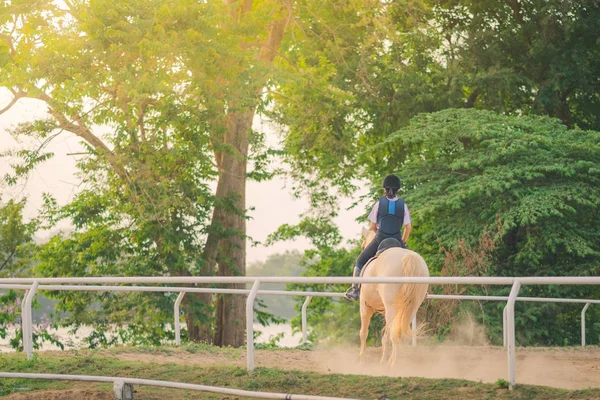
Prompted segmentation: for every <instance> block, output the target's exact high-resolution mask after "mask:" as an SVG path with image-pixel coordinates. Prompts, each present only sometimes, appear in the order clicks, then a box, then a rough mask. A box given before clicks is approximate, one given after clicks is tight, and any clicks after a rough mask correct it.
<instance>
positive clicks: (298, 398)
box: [0, 372, 355, 400]
mask: <svg viewBox="0 0 600 400" xmlns="http://www.w3.org/2000/svg"><path fill="white" fill-rule="evenodd" d="M0 378H8V379H44V380H63V381H84V382H105V383H112V384H113V385H114V392H115V398H116V399H118V400H128V399H131V398H132V396H133V389H132V387H133V385H143V386H158V387H165V388H172V389H185V390H195V391H199V392H208V393H220V394H227V395H231V396H243V397H259V398H261V399H283V400H355V399H348V398H343V397H327V396H309V395H303V394H288V393H272V392H254V391H249V390H241V389H228V388H222V387H216V386H206V385H196V384H193V383H180V382H168V381H157V380H152V379H136V378H120V377H113V376H94V375H61V374H25V373H12V372H0ZM125 385H130V387H129V388H126V387H125ZM128 393H131V397H129V394H128Z"/></svg>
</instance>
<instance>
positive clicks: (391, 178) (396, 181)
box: [383, 174, 402, 190]
mask: <svg viewBox="0 0 600 400" xmlns="http://www.w3.org/2000/svg"><path fill="white" fill-rule="evenodd" d="M401 186H402V181H400V178H398V177H397V176H396V175H394V174H389V175H388V176H386V177H385V179H384V180H383V188H384V189H394V190H399V189H400V187H401Z"/></svg>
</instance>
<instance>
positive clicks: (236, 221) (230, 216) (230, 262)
mask: <svg viewBox="0 0 600 400" xmlns="http://www.w3.org/2000/svg"><path fill="white" fill-rule="evenodd" d="M254 113H255V108H254V107H252V108H250V109H247V110H245V111H244V110H240V111H233V112H230V113H229V114H228V116H227V132H226V134H225V138H224V139H225V140H224V142H225V143H227V144H229V145H230V146H232V148H233V151H231V152H227V153H221V157H222V158H221V162H220V165H221V171H220V172H219V183H218V185H217V198H219V199H228V200H229V201H231V203H230V204H228V205H226V204H220V205H219V206H218V210H216V211H215V214H217V216H218V217H219V219H220V220H221V221H223V225H224V226H225V227H226V228H227V230H228V231H229V234H228V237H227V240H222V241H220V246H219V254H220V255H221V256H220V260H219V276H244V275H246V218H245V209H246V169H247V157H248V145H249V139H250V129H251V127H252V120H253V119H254ZM232 207H233V208H232ZM230 287H232V288H235V289H244V287H245V285H243V284H241V285H232V286H230ZM215 314H216V319H217V321H216V323H217V325H216V330H215V338H214V344H215V345H217V346H234V347H239V346H243V345H244V343H245V332H246V324H245V321H246V297H245V296H239V295H224V296H218V297H217V303H216V308H215Z"/></svg>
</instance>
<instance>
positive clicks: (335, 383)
mask: <svg viewBox="0 0 600 400" xmlns="http://www.w3.org/2000/svg"><path fill="white" fill-rule="evenodd" d="M184 349H185V347H184ZM132 350H134V349H132V348H127V352H129V353H131V352H132ZM119 351H123V350H120V349H119V348H115V349H111V350H109V352H108V353H107V352H106V351H105V350H104V351H103V350H98V351H93V350H85V351H70V352H59V353H48V354H44V353H42V354H39V355H36V356H35V357H34V359H33V360H30V361H27V360H26V358H25V355H24V354H20V353H11V354H4V355H0V370H1V371H4V372H37V373H57V374H78V375H105V376H123V377H135V378H147V379H158V380H165V381H178V382H186V383H197V384H203V385H209V386H221V387H228V388H237V389H244V390H253V391H266V392H280V393H298V394H311V395H322V396H336V397H351V398H360V399H379V398H382V397H383V398H385V397H387V398H389V399H390V400H396V399H397V400H399V399H406V398H410V399H415V400H421V399H422V400H425V399H427V400H431V399H444V400H446V399H449V400H454V399H456V400H458V399H467V400H470V399H511V400H512V399H515V400H516V399H519V400H520V399H523V400H524V399H544V400H545V399H548V400H550V399H552V400H554V399H600V390H579V391H569V390H562V389H553V388H547V387H539V386H527V385H520V386H518V387H517V390H515V391H512V392H510V391H508V390H507V389H506V385H505V382H504V381H502V380H499V381H498V382H496V383H490V384H483V383H476V382H471V381H463V380H456V379H441V380H433V379H420V378H392V377H372V376H359V375H339V374H329V375H321V374H317V373H311V372H298V371H283V370H278V369H271V368H258V369H256V370H255V372H254V373H253V374H252V375H248V374H247V373H246V370H245V369H244V368H240V367H231V366H219V367H202V366H198V365H194V366H190V365H185V364H180V363H178V364H175V363H155V362H139V361H125V360H120V359H118V358H116V357H114V356H111V354H110V353H114V354H118V353H119ZM134 351H138V352H140V353H161V352H162V353H163V354H171V352H172V350H170V349H169V348H165V349H160V348H145V347H142V348H137V350H134ZM186 351H188V352H190V353H194V354H200V355H201V354H203V352H206V353H204V354H207V355H208V354H209V353H210V354H214V353H219V352H222V353H224V355H225V356H226V357H227V358H229V357H235V355H236V354H240V350H239V349H218V348H214V347H211V346H205V345H193V346H191V345H190V346H188V348H187V349H186ZM70 388H85V389H86V390H94V391H98V392H106V393H108V392H110V391H111V390H112V385H110V384H88V383H85V384H83V383H74V382H60V381H34V380H23V379H10V380H9V379H5V380H2V382H0V399H1V398H2V396H6V395H9V394H11V393H15V392H20V391H27V392H31V391H39V392H41V391H46V390H63V389H70ZM135 390H136V398H138V399H149V400H154V399H156V400H175V399H211V400H216V399H220V400H222V399H230V400H233V398H232V397H226V396H223V395H217V394H207V393H201V392H191V391H183V390H173V389H160V388H149V387H142V386H137V387H135ZM39 398H40V399H42V398H44V397H43V394H41V393H40V397H39Z"/></svg>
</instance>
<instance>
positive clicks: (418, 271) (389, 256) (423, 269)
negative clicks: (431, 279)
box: [365, 247, 429, 277]
mask: <svg viewBox="0 0 600 400" xmlns="http://www.w3.org/2000/svg"><path fill="white" fill-rule="evenodd" d="M409 265H413V268H411V271H412V272H410V273H409V275H407V272H408V271H404V269H405V268H407V266H409ZM373 267H374V268H372V270H371V271H368V270H367V271H365V276H370V277H381V276H420V277H426V276H429V269H428V268H427V263H425V260H424V259H423V257H421V255H420V254H419V253H417V252H414V251H412V250H408V249H403V248H401V247H394V248H391V249H388V250H386V251H384V252H383V253H381V254H380V255H379V256H378V257H377V259H376V260H375V264H374V265H373ZM367 273H369V275H367Z"/></svg>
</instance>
